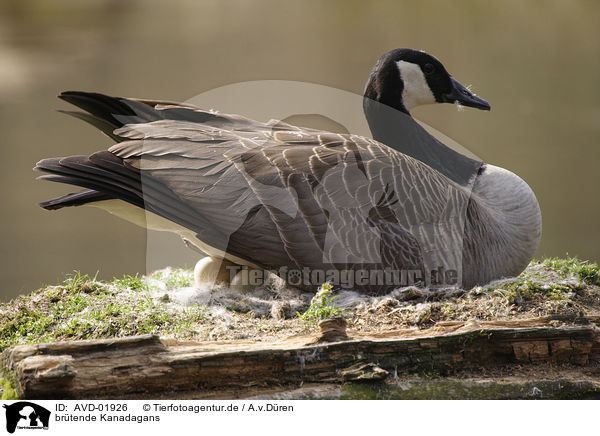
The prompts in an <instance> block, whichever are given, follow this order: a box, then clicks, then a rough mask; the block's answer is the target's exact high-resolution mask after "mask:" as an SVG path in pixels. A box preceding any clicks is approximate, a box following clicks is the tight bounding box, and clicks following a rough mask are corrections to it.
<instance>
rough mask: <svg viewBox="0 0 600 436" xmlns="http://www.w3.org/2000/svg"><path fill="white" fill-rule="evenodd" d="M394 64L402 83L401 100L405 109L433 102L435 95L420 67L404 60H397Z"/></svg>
mask: <svg viewBox="0 0 600 436" xmlns="http://www.w3.org/2000/svg"><path fill="white" fill-rule="evenodd" d="M396 65H398V70H399V71H400V78H401V79H402V82H403V83H404V90H403V91H402V100H403V103H404V107H406V109H409V110H410V109H412V108H413V107H415V106H419V105H421V104H431V103H435V96H434V95H433V93H432V92H431V89H430V88H429V85H428V84H427V80H425V76H424V75H423V71H421V67H419V66H418V65H417V64H413V63H411V62H406V61H398V62H396Z"/></svg>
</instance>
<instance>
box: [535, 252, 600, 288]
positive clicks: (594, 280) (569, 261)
mask: <svg viewBox="0 0 600 436" xmlns="http://www.w3.org/2000/svg"><path fill="white" fill-rule="evenodd" d="M541 264H542V265H544V266H545V267H547V268H551V269H552V270H554V271H556V272H558V273H559V274H560V275H561V276H562V277H569V276H572V277H577V278H578V279H579V280H582V281H583V282H585V283H587V284H588V285H595V286H600V269H599V267H598V264H597V263H595V262H590V261H587V260H579V259H578V258H577V257H567V258H564V259H561V258H557V257H552V258H548V259H544V260H543V261H541Z"/></svg>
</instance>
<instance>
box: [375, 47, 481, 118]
mask: <svg viewBox="0 0 600 436" xmlns="http://www.w3.org/2000/svg"><path fill="white" fill-rule="evenodd" d="M365 97H366V98H367V99H371V100H375V101H377V102H379V103H382V104H384V105H386V106H390V107H392V108H395V109H398V110H401V111H403V112H406V113H408V111H409V110H410V109H411V108H413V107H415V106H418V105H421V104H430V103H459V104H461V105H463V106H470V107H474V108H477V109H483V110H490V105H489V103H488V102H487V101H485V100H483V99H481V98H479V97H477V96H476V95H475V94H473V93H472V92H471V91H469V90H468V89H467V88H465V87H464V86H463V85H461V84H460V83H459V82H458V81H456V80H455V79H454V78H453V77H452V76H450V74H449V73H448V71H446V68H444V66H443V65H442V63H441V62H440V61H438V60H437V59H436V58H434V57H433V56H431V55H430V54H427V53H425V52H423V51H419V50H412V49H407V48H399V49H396V50H392V51H389V52H387V53H386V54H384V55H383V56H382V57H381V58H379V60H378V61H377V63H376V64H375V66H374V67H373V70H372V71H371V74H370V76H369V80H368V82H367V86H366V88H365Z"/></svg>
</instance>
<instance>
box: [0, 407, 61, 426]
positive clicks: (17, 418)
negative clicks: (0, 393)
mask: <svg viewBox="0 0 600 436" xmlns="http://www.w3.org/2000/svg"><path fill="white" fill-rule="evenodd" d="M2 407H4V408H5V409H6V410H5V414H6V431H7V432H9V433H14V432H15V430H16V429H19V430H48V424H49V423H50V411H49V410H48V409H46V408H44V407H42V406H40V405H38V404H35V403H31V402H29V401H19V402H16V403H13V404H9V405H6V404H4V405H3V406H2Z"/></svg>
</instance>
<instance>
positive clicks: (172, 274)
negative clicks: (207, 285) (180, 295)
mask: <svg viewBox="0 0 600 436" xmlns="http://www.w3.org/2000/svg"><path fill="white" fill-rule="evenodd" d="M152 278H154V279H155V280H159V281H161V282H163V283H164V284H165V286H166V287H167V289H178V288H187V287H189V286H192V285H193V284H194V273H193V271H191V270H188V269H183V268H173V269H172V268H167V269H164V270H161V271H157V272H155V273H154V274H152Z"/></svg>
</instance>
